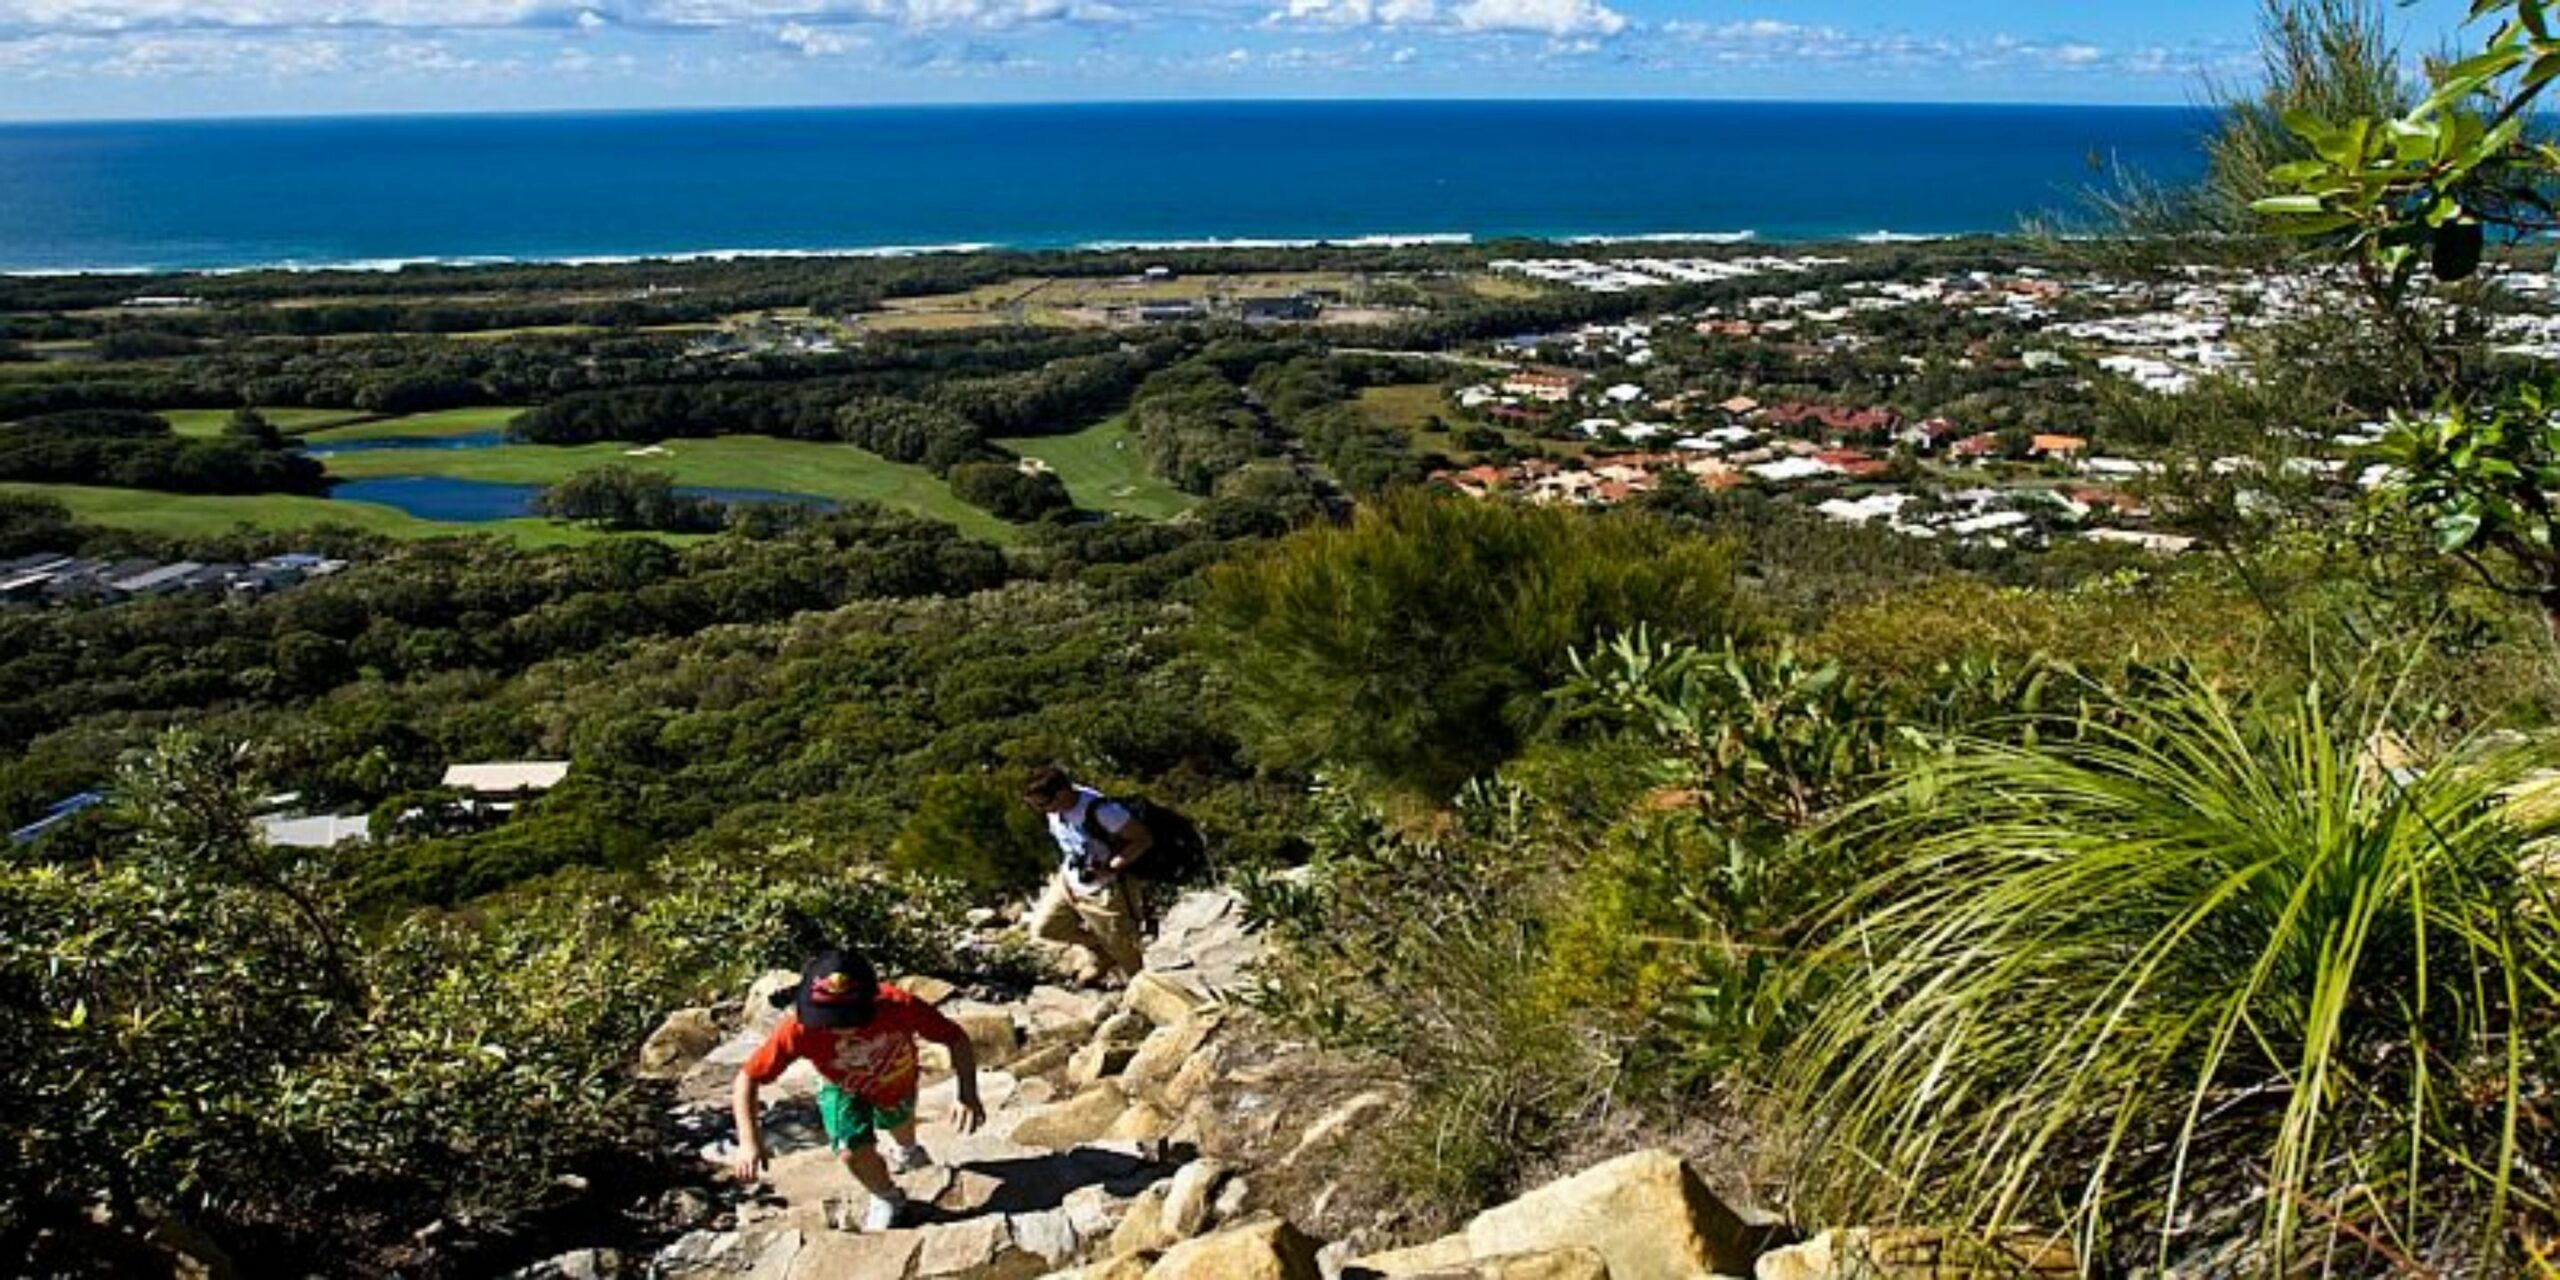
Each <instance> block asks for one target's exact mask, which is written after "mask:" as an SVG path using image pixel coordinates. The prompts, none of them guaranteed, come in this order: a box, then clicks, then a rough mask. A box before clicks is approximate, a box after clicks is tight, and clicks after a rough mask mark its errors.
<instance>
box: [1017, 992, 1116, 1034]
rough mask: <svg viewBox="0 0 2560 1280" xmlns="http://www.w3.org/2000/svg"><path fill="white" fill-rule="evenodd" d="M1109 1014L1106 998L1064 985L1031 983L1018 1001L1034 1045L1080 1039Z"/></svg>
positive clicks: (1109, 1006)
mask: <svg viewBox="0 0 2560 1280" xmlns="http://www.w3.org/2000/svg"><path fill="white" fill-rule="evenodd" d="M1109 1016H1111V1002H1110V1001H1109V1000H1108V999H1105V998H1104V997H1102V996H1099V995H1090V994H1087V993H1085V992H1081V991H1069V990H1067V989H1066V988H1065V987H1046V986H1043V987H1033V988H1032V989H1031V994H1030V995H1029V996H1028V997H1026V998H1024V1000H1023V1002H1022V1019H1023V1022H1024V1023H1025V1024H1027V1025H1028V1026H1029V1027H1030V1031H1031V1034H1030V1042H1031V1043H1032V1044H1034V1045H1052V1044H1058V1043H1060V1042H1062V1041H1080V1040H1084V1039H1086V1038H1088V1037H1090V1036H1092V1034H1093V1032H1094V1028H1096V1027H1098V1026H1100V1025H1101V1024H1102V1020H1103V1019H1104V1018H1107V1017H1109Z"/></svg>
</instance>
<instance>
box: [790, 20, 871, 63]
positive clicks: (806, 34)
mask: <svg viewBox="0 0 2560 1280" xmlns="http://www.w3.org/2000/svg"><path fill="white" fill-rule="evenodd" d="M773 38H774V39H776V40H780V41H781V42H782V43H783V44H785V45H788V46H790V47H791V48H794V49H797V50H799V51H800V53H801V54H802V55H803V56H804V57H811V58H831V57H834V56H835V55H837V54H840V53H847V52H850V51H851V50H852V49H853V44H854V42H853V39H852V37H850V36H847V35H846V34H845V33H843V32H841V31H831V30H828V29H826V28H823V27H813V26H810V25H809V24H807V23H805V22H786V23H783V24H782V29H781V30H779V31H776V32H774V33H773Z"/></svg>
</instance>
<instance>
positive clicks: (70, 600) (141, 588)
mask: <svg viewBox="0 0 2560 1280" xmlns="http://www.w3.org/2000/svg"><path fill="white" fill-rule="evenodd" d="M346 567H347V562H346V561H344V560H336V559H331V558H330V557H327V556H322V555H314V554H311V553H308V552H293V553H290V554H286V555H280V556H269V557H267V558H266V559H264V560H260V561H257V562H256V563H253V564H228V563H213V564H207V563H205V562H202V561H197V560H180V561H177V562H176V563H168V562H164V561H159V560H150V559H139V558H136V559H101V558H95V557H85V556H75V555H68V554H61V553H53V552H38V553H37V554H34V555H27V556H20V557H18V558H17V559H14V560H0V604H9V605H37V604H116V603H120V602H123V601H126V600H140V599H148V598H151V597H154V596H173V595H198V596H213V597H219V598H223V599H242V598H246V597H252V596H261V595H265V594H267V593H269V592H273V591H282V590H285V589H286V588H288V587H294V586H299V585H301V584H302V583H304V582H307V581H309V580H311V579H313V578H325V577H328V576H329V575H331V574H333V573H337V572H339V571H340V570H342V569H345V568H346Z"/></svg>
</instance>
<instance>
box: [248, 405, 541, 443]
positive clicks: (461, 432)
mask: <svg viewBox="0 0 2560 1280" xmlns="http://www.w3.org/2000/svg"><path fill="white" fill-rule="evenodd" d="M522 412H524V409H523V408H522V407H521V406H518V405H484V406H482V407H480V408H477V409H446V410H443V411H441V412H437V413H413V414H410V415H409V416H407V417H405V418H376V419H374V420H372V421H369V422H359V423H357V424H355V425H353V426H347V427H338V428H336V429H334V430H329V431H315V432H313V433H312V434H311V443H313V444H319V445H325V444H329V443H332V442H334V441H340V440H385V439H398V438H412V439H415V438H421V437H431V436H432V437H441V436H471V435H478V434H480V433H481V432H483V431H504V430H506V429H507V424H508V423H509V422H511V421H514V419H515V416H516V415H517V414H519V413H522ZM277 425H279V426H282V425H283V424H282V423H278V424H277ZM286 430H288V431H289V430H292V428H290V427H287V428H286Z"/></svg>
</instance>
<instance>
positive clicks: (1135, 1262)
mask: <svg viewBox="0 0 2560 1280" xmlns="http://www.w3.org/2000/svg"><path fill="white" fill-rule="evenodd" d="M1154 1262H1155V1256H1154V1255H1153V1254H1145V1253H1124V1254H1122V1255H1120V1256H1119V1257H1116V1258H1105V1259H1103V1260H1102V1261H1100V1262H1088V1263H1086V1264H1085V1265H1083V1266H1081V1267H1078V1268H1076V1269H1075V1270H1073V1271H1052V1272H1050V1273H1049V1274H1048V1275H1046V1276H1044V1277H1042V1280H1146V1275H1147V1268H1148V1267H1149V1266H1151V1265H1153V1264H1154Z"/></svg>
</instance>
